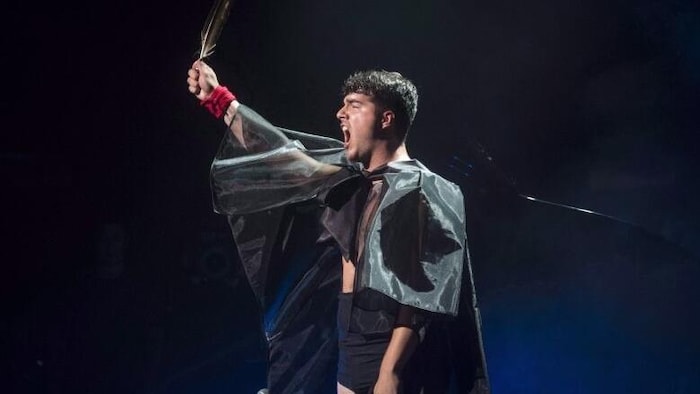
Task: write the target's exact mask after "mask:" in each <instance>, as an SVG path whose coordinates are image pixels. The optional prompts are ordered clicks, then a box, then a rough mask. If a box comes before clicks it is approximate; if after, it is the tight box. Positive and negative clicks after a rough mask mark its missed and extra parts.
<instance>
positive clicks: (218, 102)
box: [200, 85, 236, 118]
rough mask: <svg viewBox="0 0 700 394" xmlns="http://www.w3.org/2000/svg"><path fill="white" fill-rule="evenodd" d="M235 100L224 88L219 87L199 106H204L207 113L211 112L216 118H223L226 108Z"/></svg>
mask: <svg viewBox="0 0 700 394" xmlns="http://www.w3.org/2000/svg"><path fill="white" fill-rule="evenodd" d="M235 99H236V96H234V95H233V93H231V92H229V90H228V89H227V88H226V86H222V85H219V86H217V87H216V89H214V91H213V92H211V95H210V96H209V97H208V98H206V99H204V100H202V101H201V102H200V104H202V106H204V108H206V109H207V110H208V111H209V112H211V113H212V114H213V115H214V116H216V117H217V118H220V117H221V116H223V114H224V112H226V109H228V106H229V105H231V102H233V100H235Z"/></svg>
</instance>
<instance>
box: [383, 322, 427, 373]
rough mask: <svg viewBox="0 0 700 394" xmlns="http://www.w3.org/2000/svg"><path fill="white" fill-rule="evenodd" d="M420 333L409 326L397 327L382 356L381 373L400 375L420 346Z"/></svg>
mask: <svg viewBox="0 0 700 394" xmlns="http://www.w3.org/2000/svg"><path fill="white" fill-rule="evenodd" d="M418 342H419V337H418V333H417V332H416V331H414V330H413V329H411V328H409V327H396V328H394V331H393V332H392V334H391V340H390V341H389V346H388V347H387V349H386V352H385V353H384V357H383V358H382V364H381V366H380V367H379V374H380V375H383V374H389V375H399V374H400V373H401V371H402V369H403V367H404V365H406V362H407V361H408V359H409V358H410V357H411V355H412V354H413V352H414V350H415V349H416V347H417V346H418Z"/></svg>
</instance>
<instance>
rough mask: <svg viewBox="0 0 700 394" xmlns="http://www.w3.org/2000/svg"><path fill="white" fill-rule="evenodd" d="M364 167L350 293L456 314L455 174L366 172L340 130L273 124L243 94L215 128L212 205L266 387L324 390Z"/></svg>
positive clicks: (458, 233) (458, 206)
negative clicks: (248, 305)
mask: <svg viewBox="0 0 700 394" xmlns="http://www.w3.org/2000/svg"><path fill="white" fill-rule="evenodd" d="M372 176H380V177H381V178H382V182H383V190H382V196H381V202H380V203H379V207H378V209H377V214H376V215H374V218H373V219H372V220H371V222H370V224H369V226H368V231H367V233H366V239H365V240H364V241H365V242H364V245H365V252H364V253H363V259H362V263H361V264H358V266H357V276H356V295H357V296H358V297H357V298H358V301H357V302H358V303H362V299H363V294H372V293H374V294H378V295H380V297H365V298H366V300H367V301H366V302H367V303H368V304H371V303H372V302H375V301H372V300H377V299H382V298H386V299H389V300H390V301H391V303H394V304H396V303H400V304H403V305H409V306H413V307H416V308H418V309H420V310H423V311H426V312H428V313H434V314H439V315H444V316H455V315H457V313H458V310H459V309H460V302H459V300H460V294H462V296H465V295H467V294H469V291H467V294H465V293H461V292H460V289H461V287H462V278H463V276H464V273H465V272H464V270H463V267H464V263H465V261H467V260H465V249H466V235H465V223H464V205H463V198H462V194H461V192H460V190H459V188H458V187H457V186H456V185H454V184H452V183H450V182H448V181H446V180H444V179H443V178H441V177H439V176H438V175H436V174H434V173H432V172H430V171H429V170H428V169H427V168H425V167H424V166H423V165H422V164H420V163H419V162H417V161H414V160H410V161H402V162H392V163H390V164H389V165H387V166H386V167H385V168H383V169H382V170H381V173H374V174H368V173H365V172H363V171H362V168H361V167H360V166H359V165H355V164H351V163H349V162H348V161H347V159H346V158H345V155H344V151H343V147H342V143H341V142H340V141H336V140H333V139H330V138H325V137H318V136H314V135H310V134H305V133H299V132H295V131H291V130H286V129H280V128H277V127H275V126H273V125H271V124H270V123H269V122H267V121H266V120H265V119H263V118H262V117H260V116H259V115H257V114H256V113H255V112H254V111H252V110H251V109H249V108H247V107H245V106H243V105H241V106H239V107H238V112H237V114H236V116H235V118H234V120H233V122H232V125H231V127H230V131H229V130H227V132H226V135H225V137H224V140H223V141H222V143H221V146H220V148H219V151H218V153H217V155H216V157H215V159H214V161H213V163H212V166H211V184H212V194H213V204H214V209H215V210H216V211H217V212H219V213H221V214H225V215H227V216H229V223H230V225H231V229H232V232H233V235H234V239H235V241H236V244H237V247H238V250H239V254H240V257H241V261H242V263H243V266H244V270H245V273H246V275H247V276H248V280H249V282H250V284H251V287H252V289H253V291H254V293H255V295H256V297H257V299H258V300H259V302H260V305H261V309H262V311H263V326H264V330H265V333H266V336H267V338H268V344H269V348H270V365H269V371H268V380H269V381H268V387H269V388H270V390H271V392H273V393H292V392H302V391H303V392H309V393H316V392H319V393H320V392H332V391H333V390H334V389H333V388H331V387H330V383H328V382H327V380H324V379H326V378H327V377H328V376H330V377H334V376H335V374H334V373H329V366H332V367H335V362H334V361H329V360H333V358H334V357H336V356H337V347H335V346H330V343H331V342H332V341H333V340H336V337H335V335H337V329H336V326H335V316H336V313H335V312H336V308H337V297H336V296H337V293H338V291H339V284H340V255H341V254H343V255H345V256H346V257H348V256H350V255H352V254H353V253H355V251H354V248H355V245H356V242H355V241H356V239H355V234H356V231H355V229H356V225H357V220H358V215H359V214H360V211H361V209H360V207H362V205H363V204H364V201H365V199H366V196H367V194H366V193H367V192H368V190H369V187H368V185H369V183H370V182H371V181H370V179H369V178H371V177H372ZM367 306H370V307H371V306H372V305H367ZM464 306H468V305H464ZM467 315H473V313H471V311H468V312H467ZM471 322H472V323H473V324H475V323H476V321H475V320H473V319H472V320H471ZM389 328H390V327H389ZM475 329H476V331H475V332H478V327H477V328H475ZM470 332H471V331H470ZM472 339H473V340H477V339H478V338H476V337H472V338H470V340H472ZM472 342H474V341H472ZM477 342H478V340H477ZM480 354H481V353H480ZM331 372H332V371H331ZM325 390H328V391H325ZM467 391H468V390H467ZM467 391H464V392H467Z"/></svg>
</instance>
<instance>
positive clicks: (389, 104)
mask: <svg viewBox="0 0 700 394" xmlns="http://www.w3.org/2000/svg"><path fill="white" fill-rule="evenodd" d="M342 93H343V96H347V95H348V94H350V93H363V94H366V95H368V96H370V97H372V98H373V99H374V100H375V102H376V103H377V104H379V105H381V106H384V107H385V108H388V109H390V110H392V111H394V113H395V114H396V123H397V126H398V128H397V129H398V131H399V133H400V134H399V137H401V138H402V139H405V138H406V133H408V129H410V128H411V125H412V124H413V119H414V118H415V117H416V112H417V111H418V90H417V89H416V86H415V85H414V84H413V82H411V81H409V80H408V79H406V78H405V77H404V76H403V75H401V74H399V73H397V72H393V71H385V70H368V71H359V72H356V73H354V74H352V75H350V76H349V77H348V78H347V79H346V80H345V83H344V84H343V89H342Z"/></svg>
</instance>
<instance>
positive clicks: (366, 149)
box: [335, 93, 381, 166]
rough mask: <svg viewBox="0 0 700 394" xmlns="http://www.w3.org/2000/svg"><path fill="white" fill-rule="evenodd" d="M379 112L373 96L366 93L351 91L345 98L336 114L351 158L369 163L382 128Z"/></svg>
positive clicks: (346, 149) (347, 152) (365, 163)
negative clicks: (378, 133)
mask: <svg viewBox="0 0 700 394" xmlns="http://www.w3.org/2000/svg"><path fill="white" fill-rule="evenodd" d="M378 112H379V111H378V108H377V105H376V104H375V103H374V101H373V100H372V97H371V96H368V95H366V94H363V93H350V94H348V95H347V96H345V98H344V99H343V106H342V107H341V108H340V109H339V110H338V113H336V115H335V116H336V117H337V118H338V120H339V121H340V129H341V130H342V131H343V137H344V142H345V151H346V154H347V157H348V159H349V160H351V161H359V162H361V163H363V164H364V165H365V166H366V165H368V163H369V159H370V157H371V156H372V151H373V150H374V146H375V142H376V136H377V132H378V131H379V129H380V128H381V122H380V116H379V113H378Z"/></svg>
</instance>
